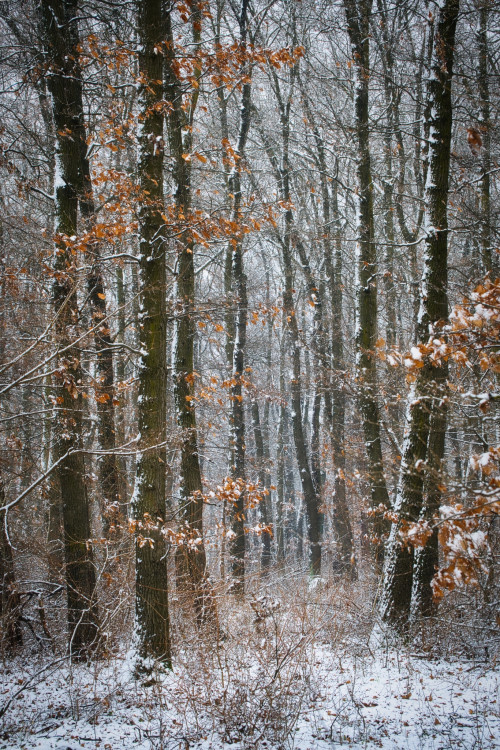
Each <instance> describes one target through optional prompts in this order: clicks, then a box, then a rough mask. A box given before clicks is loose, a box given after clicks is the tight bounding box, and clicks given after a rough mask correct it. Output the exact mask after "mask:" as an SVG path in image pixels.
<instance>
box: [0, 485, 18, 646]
mask: <svg viewBox="0 0 500 750" xmlns="http://www.w3.org/2000/svg"><path fill="white" fill-rule="evenodd" d="M3 505H5V491H4V486H3V479H2V476H1V474H0V507H2V506H3ZM0 523H1V524H2V528H1V529H0V583H1V587H2V588H1V592H0V639H1V643H2V646H4V647H6V648H8V649H9V650H10V651H11V652H12V651H14V650H15V649H17V648H19V647H20V646H21V645H22V643H23V634H22V631H21V624H20V621H19V618H20V615H21V609H20V604H21V600H20V596H19V591H18V588H17V585H16V574H15V569H14V556H13V554H12V545H11V543H10V539H9V536H8V533H7V528H8V527H7V519H6V515H5V511H1V512H0Z"/></svg>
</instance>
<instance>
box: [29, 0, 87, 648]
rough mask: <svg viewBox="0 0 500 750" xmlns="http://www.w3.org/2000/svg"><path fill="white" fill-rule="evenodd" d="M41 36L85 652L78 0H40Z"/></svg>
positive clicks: (65, 498) (72, 574)
mask: <svg viewBox="0 0 500 750" xmlns="http://www.w3.org/2000/svg"><path fill="white" fill-rule="evenodd" d="M40 24H41V32H42V38H43V39H44V41H45V44H46V50H47V63H48V66H49V68H48V72H47V85H48V89H49V91H50V94H51V96H52V110H53V116H54V125H55V130H56V139H57V145H56V180H55V200H56V217H57V218H56V221H57V227H56V232H57V234H56V248H55V258H54V278H55V280H54V284H53V304H54V309H55V312H56V315H57V321H56V337H57V343H58V345H59V346H60V347H61V349H62V348H65V352H64V355H63V356H61V357H59V367H58V371H57V373H58V374H57V379H58V384H59V388H58V394H59V395H58V401H59V404H60V419H59V420H58V422H57V428H58V429H57V435H56V437H55V441H56V445H55V457H56V459H57V460H61V463H60V464H59V466H58V468H57V474H58V477H59V482H60V485H61V495H62V503H63V524H64V551H65V560H66V588H67V598H68V628H69V650H70V653H71V655H72V657H74V658H77V659H78V658H86V657H87V656H88V655H89V652H90V651H91V650H92V649H94V648H95V647H96V645H97V636H98V618H97V603H96V601H95V585H96V577H95V568H94V565H93V554H92V547H91V546H89V539H90V538H91V536H92V534H91V529H90V514H89V505H88V498H87V489H86V477H85V464H84V459H83V453H82V447H83V446H82V414H83V406H84V404H83V396H82V393H81V383H82V377H83V373H82V367H81V361H80V357H81V354H80V351H79V349H78V348H77V347H76V346H74V345H72V342H73V340H74V338H75V330H76V329H77V326H78V320H79V311H78V300H77V274H76V267H75V257H74V256H73V254H72V252H71V237H73V236H75V235H76V234H77V212H78V198H79V196H81V195H82V193H83V174H82V171H81V159H80V154H81V149H82V148H83V147H84V145H85V144H84V143H82V142H81V135H82V122H81V119H80V118H81V110H80V109H79V102H80V100H81V72H80V67H79V63H78V52H77V45H78V30H77V3H76V1H75V0H43V2H41V4H40Z"/></svg>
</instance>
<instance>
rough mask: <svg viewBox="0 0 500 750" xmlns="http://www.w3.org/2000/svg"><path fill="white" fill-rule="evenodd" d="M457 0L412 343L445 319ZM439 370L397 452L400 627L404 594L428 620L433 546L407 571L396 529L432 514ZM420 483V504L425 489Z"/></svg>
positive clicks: (439, 33) (393, 579) (420, 392)
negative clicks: (400, 451) (399, 458)
mask: <svg viewBox="0 0 500 750" xmlns="http://www.w3.org/2000/svg"><path fill="white" fill-rule="evenodd" d="M458 9H459V0H446V2H445V3H444V4H443V5H442V8H441V10H440V13H439V16H438V18H437V22H436V23H437V25H436V32H435V36H434V52H433V58H432V70H431V77H430V80H429V92H428V106H427V112H428V117H429V118H430V121H429V133H430V140H429V152H430V153H429V167H428V174H427V185H426V196H425V198H426V199H425V205H426V210H427V216H426V227H427V233H426V252H425V265H424V277H423V281H422V293H421V304H420V313H419V328H418V339H419V343H422V344H425V343H426V342H427V340H428V338H429V336H439V335H440V334H439V331H440V329H441V328H442V326H443V325H444V323H445V322H446V320H447V317H448V291H447V286H448V217H447V202H448V180H449V167H450V148H451V128H452V98H451V84H452V69H453V52H454V43H455V29H456V24H457V16H458ZM447 374H448V371H447V366H446V363H444V364H442V365H440V366H438V367H435V366H433V363H432V362H431V361H429V359H428V358H426V359H425V360H424V364H423V367H421V368H420V369H419V371H418V375H417V379H416V382H415V385H414V388H413V389H412V392H411V393H410V398H409V403H408V413H407V414H408V416H407V418H408V427H407V437H406V439H405V445H404V448H403V459H402V463H401V474H400V481H399V488H398V495H397V500H396V504H395V512H396V513H397V514H398V517H399V521H398V522H396V523H394V524H393V526H392V529H391V536H390V539H389V545H388V552H387V564H386V569H385V577H384V589H383V596H382V616H383V617H384V618H385V619H386V620H388V621H389V622H391V623H393V624H395V625H396V626H399V627H402V625H403V623H404V622H405V621H406V620H407V618H408V616H409V614H410V609H411V598H412V589H413V591H414V596H415V597H416V600H415V609H417V610H418V609H420V611H421V612H422V614H425V613H427V612H428V603H429V601H430V597H431V594H430V592H429V584H430V577H431V568H432V567H433V566H434V564H435V562H436V557H437V550H436V540H435V537H432V538H431V542H430V544H431V546H430V547H429V550H428V551H426V552H422V553H419V565H418V567H417V568H415V567H414V564H413V563H414V560H413V558H414V555H413V551H412V550H411V549H409V548H408V546H407V545H405V544H402V543H401V540H400V538H399V531H400V524H401V522H405V521H407V522H416V521H418V520H419V518H423V519H424V520H427V521H431V522H432V514H433V513H434V512H435V510H436V503H437V502H438V496H437V495H436V489H437V483H438V482H439V479H438V473H439V468H440V465H441V460H442V455H443V450H444V433H445V425H446V421H445V420H446V411H445V406H444V401H443V399H444V398H445V395H446V380H447ZM426 481H427V483H428V490H427V497H426V498H424V486H425V482H426Z"/></svg>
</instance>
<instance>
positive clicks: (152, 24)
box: [133, 0, 171, 670]
mask: <svg viewBox="0 0 500 750" xmlns="http://www.w3.org/2000/svg"><path fill="white" fill-rule="evenodd" d="M138 29H139V41H140V52H139V73H140V76H141V83H140V88H139V103H140V115H139V117H140V124H141V127H140V133H139V167H138V172H139V181H140V188H141V201H140V205H139V235H140V261H139V293H140V312H139V347H140V350H141V352H142V355H141V363H140V370H139V404H138V410H139V415H138V416H139V433H140V445H139V454H138V460H137V468H136V486H135V491H134V498H133V513H134V518H135V520H136V521H137V522H138V523H139V524H144V529H143V530H140V531H139V535H138V537H137V540H136V565H135V572H136V640H137V650H138V657H139V663H138V668H139V670H140V669H141V668H143V669H146V670H149V669H150V660H151V659H153V660H158V661H161V662H163V663H164V664H166V665H167V666H170V663H171V654H170V629H169V610H168V585H167V559H166V549H165V540H164V538H163V536H162V534H161V526H162V524H163V523H164V520H165V508H166V506H165V493H166V439H167V434H166V425H167V414H166V390H167V370H166V359H167V352H166V318H167V313H166V281H167V279H166V266H165V244H166V243H165V237H164V220H163V218H162V212H163V211H164V197H163V163H164V143H163V120H164V118H163V112H162V111H161V109H160V108H159V107H158V104H159V102H161V101H162V99H163V55H162V54H161V52H160V49H161V45H162V43H163V41H164V33H163V31H164V19H163V13H162V2H161V0H141V2H139V5H138Z"/></svg>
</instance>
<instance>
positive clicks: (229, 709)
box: [0, 589, 500, 750]
mask: <svg viewBox="0 0 500 750" xmlns="http://www.w3.org/2000/svg"><path fill="white" fill-rule="evenodd" d="M304 592H306V590H305V589H304ZM304 592H302V593H303V597H302V599H301V596H302V595H301V594H300V592H299V593H298V594H297V595H296V596H295V597H289V599H288V601H287V600H285V599H279V598H271V597H266V598H264V600H263V604H262V606H261V605H259V608H260V609H259V611H261V612H262V610H264V611H265V613H266V616H265V617H264V619H263V620H262V619H260V620H259V621H257V622H256V621H255V618H252V614H253V612H254V611H255V610H252V609H251V608H250V607H248V608H245V607H240V608H239V609H238V610H235V611H234V612H231V614H230V616H228V617H227V618H226V632H225V633H224V636H223V638H221V639H220V640H218V641H217V639H213V640H211V641H210V642H209V643H207V642H205V643H204V642H203V641H202V640H201V639H199V638H198V637H197V636H194V635H193V634H192V633H191V634H189V633H188V632H187V631H186V632H183V633H178V634H177V638H178V639H179V640H180V641H181V642H182V644H183V645H182V647H179V646H178V647H177V648H176V652H175V664H174V669H173V671H172V672H168V673H161V672H160V673H157V674H156V675H155V677H156V679H155V680H154V681H153V684H152V685H150V686H149V687H146V686H145V685H144V684H142V683H141V682H140V681H137V680H136V679H134V676H133V670H132V666H133V664H132V661H131V654H130V652H129V653H128V654H123V655H121V656H120V655H115V656H114V657H113V658H111V659H109V660H107V661H101V662H99V663H97V664H95V665H93V666H88V665H87V666H86V665H77V666H70V665H69V664H68V663H67V662H66V661H64V660H62V661H61V660H59V661H56V660H55V659H52V660H51V659H50V658H49V657H48V656H47V655H45V656H44V657H43V658H42V657H34V656H33V657H32V659H31V661H30V662H27V661H26V658H25V659H24V661H21V660H20V659H19V660H14V661H4V663H3V664H2V666H1V667H0V701H1V705H0V711H2V713H3V715H2V718H1V722H0V750H12V749H13V748H30V749H31V748H38V750H69V749H70V750H77V748H82V747H83V748H86V749H87V750H94V748H102V749H103V750H104V749H107V750H119V749H126V748H137V750H146V749H147V750H152V749H155V750H170V749H171V750H174V749H175V750H178V749H179V750H186V749H187V748H189V749H190V750H209V748H212V749H213V750H219V749H220V750H222V749H225V748H231V749H232V750H238V749H239V748H242V749H243V748H269V749H271V748H272V749H275V750H278V748H283V749H285V748H296V749H297V750H307V749H309V748H310V749H311V750H313V749H315V748H317V749H318V750H327V749H328V750H332V748H338V747H350V748H384V749H386V750H389V749H391V750H392V749H394V750H395V749H396V748H397V749H398V750H399V749H401V748H408V749H409V750H410V749H411V750H417V748H421V749H422V750H441V749H442V750H445V749H446V748H464V750H486V749H487V748H500V668H499V667H497V665H496V660H495V658H492V657H491V654H489V655H488V658H487V655H486V654H484V656H483V657H482V658H481V656H479V654H481V653H482V649H479V650H478V651H477V653H476V654H475V656H474V658H470V657H469V658H467V657H466V656H464V655H463V654H462V655H460V656H459V657H457V658H452V657H450V655H449V654H448V655H447V657H446V658H445V657H443V656H442V655H441V656H439V657H437V656H435V655H432V654H431V655H429V654H426V655H424V654H423V652H422V651H421V650H420V651H419V650H416V649H415V644H414V643H413V645H412V646H410V645H406V646H403V645H401V644H400V643H398V644H395V643H394V641H390V640H389V639H388V638H387V637H386V635H385V634H384V632H383V631H380V629H379V631H378V635H377V638H376V639H375V638H373V634H372V637H371V638H370V635H369V633H368V623H367V621H366V618H364V615H363V614H362V613H360V612H358V611H357V608H356V605H355V604H353V603H352V602H351V604H350V606H348V605H346V606H341V604H340V602H339V600H338V599H337V600H336V601H331V600H327V597H325V596H322V595H321V592H317V591H316V592H314V593H313V596H312V597H311V595H310V594H309V593H308V592H306V593H304ZM356 623H357V624H358V627H357V628H356ZM372 633H373V630H372ZM181 636H182V638H181ZM41 670H43V671H41Z"/></svg>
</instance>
